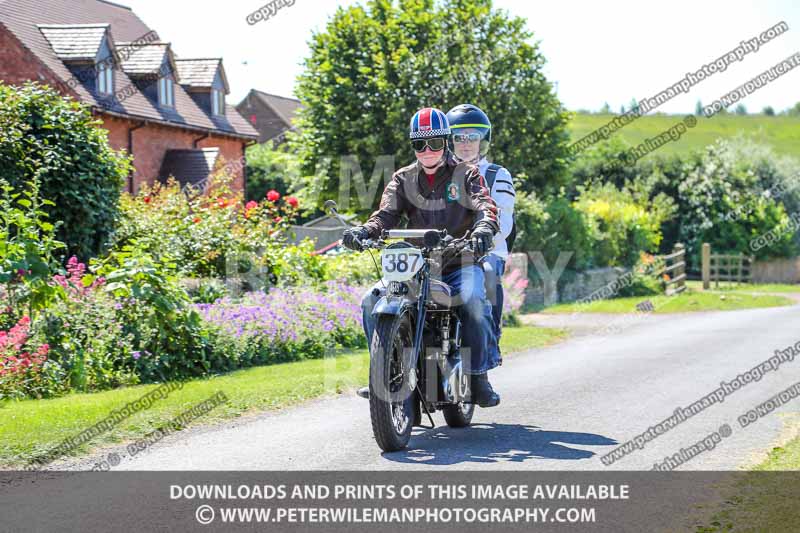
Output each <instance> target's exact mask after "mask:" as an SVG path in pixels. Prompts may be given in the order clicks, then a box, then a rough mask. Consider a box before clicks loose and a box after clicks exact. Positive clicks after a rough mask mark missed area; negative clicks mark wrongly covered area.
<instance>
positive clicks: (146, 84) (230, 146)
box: [0, 0, 259, 192]
mask: <svg viewBox="0 0 800 533" xmlns="http://www.w3.org/2000/svg"><path fill="white" fill-rule="evenodd" d="M0 80H2V81H3V82H4V83H7V84H13V85H16V84H22V83H24V82H25V81H28V80H31V81H37V82H39V83H43V84H47V85H50V86H51V87H54V88H56V89H57V90H58V91H59V92H61V93H62V94H64V95H65V96H71V97H73V98H75V99H76V100H79V101H81V102H83V103H84V104H86V105H88V106H89V107H90V108H91V110H92V113H93V114H94V115H95V116H97V117H98V118H99V119H101V120H102V122H103V127H104V128H105V129H107V130H108V138H109V142H110V144H111V146H112V147H113V148H115V149H117V150H125V151H126V152H128V153H129V154H133V157H134V167H135V171H134V172H133V173H132V174H131V176H129V178H128V190H129V191H130V192H135V191H136V190H138V189H139V187H140V186H141V185H142V184H143V183H150V184H152V183H153V182H154V181H155V180H159V179H160V180H164V179H166V177H168V176H170V175H173V176H175V177H176V178H177V179H178V180H179V181H180V182H182V183H187V182H193V183H196V182H201V181H203V180H204V179H205V178H206V177H208V175H209V173H210V171H211V170H213V169H214V167H215V165H220V164H222V162H223V161H224V162H226V163H227V166H226V169H228V171H229V172H230V174H231V175H232V176H233V178H234V180H233V187H234V188H236V189H237V190H240V191H243V190H244V187H245V176H244V164H243V162H244V155H245V148H246V146H248V145H249V144H253V143H254V142H256V140H257V139H258V135H259V134H258V132H257V131H256V130H255V129H254V128H253V127H252V126H251V125H250V124H249V123H248V122H247V120H245V119H244V118H243V117H242V116H241V115H240V114H239V113H238V112H237V111H236V109H235V108H234V107H233V106H231V105H229V104H227V103H226V102H225V96H226V95H227V94H229V92H230V88H229V86H228V80H227V78H226V76H225V69H224V67H223V65H222V59H220V58H213V59H191V58H183V57H179V56H178V55H177V53H176V51H175V50H174V49H173V45H172V43H165V42H161V40H160V39H159V38H158V34H157V33H156V32H154V31H153V30H151V29H150V28H149V27H148V26H147V25H145V24H144V22H142V20H141V19H139V17H138V16H136V14H135V13H133V11H132V10H131V9H129V8H127V7H124V6H121V5H118V4H114V3H112V2H108V1H104V0H0Z"/></svg>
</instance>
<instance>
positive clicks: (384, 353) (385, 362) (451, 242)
mask: <svg viewBox="0 0 800 533" xmlns="http://www.w3.org/2000/svg"><path fill="white" fill-rule="evenodd" d="M328 207H329V210H330V212H331V213H333V214H334V215H335V216H337V217H338V213H336V210H335V205H330V204H329V206H328ZM389 239H399V240H398V241H396V242H392V243H391V244H388V243H387V242H386V241H387V240H389ZM409 241H415V242H417V243H419V244H412V243H411V242H409ZM361 244H362V246H363V247H364V249H367V250H370V249H377V250H381V267H382V268H381V270H382V280H383V282H384V284H385V287H382V288H380V289H378V288H376V289H373V290H374V291H378V292H377V293H376V294H375V296H380V299H379V300H378V302H377V304H376V305H375V307H374V309H373V314H375V315H377V317H376V318H377V320H376V323H375V330H374V333H373V335H372V339H368V340H369V342H370V371H369V407H370V418H371V421H372V431H373V434H374V435H375V440H376V441H377V442H378V446H380V448H381V449H382V450H384V451H387V452H388V451H396V450H400V449H402V448H405V447H406V446H407V445H408V442H409V439H410V437H411V429H412V427H413V426H422V427H426V428H428V429H432V428H434V427H435V424H434V421H433V417H432V416H431V413H432V412H435V411H436V410H441V411H442V413H443V414H444V418H445V421H446V422H447V425H449V426H451V427H465V426H468V425H469V424H470V422H471V421H472V415H473V413H474V411H475V404H474V403H472V401H471V394H470V376H469V375H468V374H466V373H465V372H464V367H463V360H462V354H461V321H460V319H459V317H458V313H457V307H458V305H459V302H460V298H459V297H458V295H453V294H452V290H451V289H450V287H449V286H448V285H447V284H445V283H443V282H442V281H440V280H437V279H434V277H432V272H436V271H437V269H438V268H440V267H441V261H443V259H442V258H443V257H447V256H448V254H453V255H454V256H455V255H457V254H458V253H459V252H460V251H461V250H463V249H464V248H470V247H471V243H470V240H469V232H468V233H467V234H466V235H464V236H463V237H461V238H454V237H453V236H451V235H448V234H447V231H445V230H435V229H413V230H408V229H405V230H389V231H385V232H384V233H383V235H381V238H380V239H377V240H367V241H361ZM376 266H377V265H376ZM484 271H485V273H486V277H487V280H486V287H487V290H489V291H491V292H492V293H493V292H494V287H496V278H495V277H494V272H493V271H492V270H491V267H489V266H488V264H486V265H485V266H484ZM487 296H488V297H489V298H492V294H487ZM422 411H424V412H425V414H426V415H427V417H428V419H429V421H430V424H431V425H430V426H424V425H423V424H422Z"/></svg>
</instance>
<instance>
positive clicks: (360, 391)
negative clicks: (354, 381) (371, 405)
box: [356, 386, 369, 400]
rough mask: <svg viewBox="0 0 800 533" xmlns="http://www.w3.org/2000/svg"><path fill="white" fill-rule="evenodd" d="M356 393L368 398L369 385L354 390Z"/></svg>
mask: <svg viewBox="0 0 800 533" xmlns="http://www.w3.org/2000/svg"><path fill="white" fill-rule="evenodd" d="M356 394H357V395H359V396H360V397H362V398H366V399H367V400H369V386H366V387H361V388H360V389H358V390H357V391H356Z"/></svg>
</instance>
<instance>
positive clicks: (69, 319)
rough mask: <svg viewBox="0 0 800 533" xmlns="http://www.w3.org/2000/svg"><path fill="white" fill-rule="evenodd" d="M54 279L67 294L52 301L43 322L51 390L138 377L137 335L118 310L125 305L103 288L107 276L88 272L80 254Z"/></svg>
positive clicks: (118, 383)
mask: <svg viewBox="0 0 800 533" xmlns="http://www.w3.org/2000/svg"><path fill="white" fill-rule="evenodd" d="M54 282H55V283H56V284H57V285H59V286H61V287H62V288H64V290H65V293H66V294H65V297H64V298H60V299H59V300H57V301H56V302H54V303H53V305H51V306H50V307H49V308H48V309H47V311H46V314H45V320H44V321H43V324H42V330H43V334H44V336H45V338H46V340H47V342H48V345H49V346H50V361H49V363H48V364H49V365H50V367H48V370H49V372H48V379H49V380H50V385H51V386H50V390H49V394H50V395H54V394H57V393H64V392H68V391H70V390H77V391H89V390H102V389H109V388H113V387H117V386H121V385H132V384H136V383H138V382H139V378H138V376H137V375H136V373H135V372H134V368H133V354H134V347H133V336H132V335H131V334H130V333H129V332H126V331H125V327H124V324H123V323H122V322H121V318H122V317H120V316H118V310H119V309H120V308H121V305H120V304H119V303H118V302H116V301H115V300H114V298H113V295H111V294H109V293H107V292H106V291H104V290H103V289H104V286H105V279H103V278H95V277H93V276H91V275H89V274H87V272H86V266H85V265H84V264H83V263H80V262H78V260H77V258H76V257H74V256H73V257H72V258H70V260H69V262H68V264H67V275H57V276H55V278H54Z"/></svg>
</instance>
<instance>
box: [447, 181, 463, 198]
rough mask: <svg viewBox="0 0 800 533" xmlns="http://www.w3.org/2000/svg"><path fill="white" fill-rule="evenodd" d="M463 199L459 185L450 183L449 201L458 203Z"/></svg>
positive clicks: (448, 189) (448, 185)
mask: <svg viewBox="0 0 800 533" xmlns="http://www.w3.org/2000/svg"><path fill="white" fill-rule="evenodd" d="M459 199H461V190H459V188H458V183H453V182H450V183H448V184H447V201H448V202H457V201H458V200H459Z"/></svg>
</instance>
